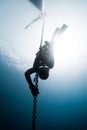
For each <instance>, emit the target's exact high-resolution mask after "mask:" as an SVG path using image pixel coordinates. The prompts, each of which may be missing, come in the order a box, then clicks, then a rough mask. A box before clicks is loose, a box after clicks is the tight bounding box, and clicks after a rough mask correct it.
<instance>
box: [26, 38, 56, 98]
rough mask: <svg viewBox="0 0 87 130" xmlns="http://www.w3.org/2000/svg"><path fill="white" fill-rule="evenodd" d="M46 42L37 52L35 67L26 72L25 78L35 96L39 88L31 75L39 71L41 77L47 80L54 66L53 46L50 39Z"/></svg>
mask: <svg viewBox="0 0 87 130" xmlns="http://www.w3.org/2000/svg"><path fill="white" fill-rule="evenodd" d="M44 42H45V44H44V45H43V46H42V47H41V48H40V50H39V51H38V52H37V53H36V58H35V60H34V63H33V67H32V68H30V69H28V70H27V71H26V72H25V78H26V80H27V82H28V84H29V88H30V90H31V93H32V95H33V96H37V94H39V90H38V88H37V87H35V85H34V84H33V81H32V79H31V76H30V75H31V74H33V73H38V76H39V78H40V79H42V80H46V79H47V78H48V77H49V70H50V69H52V68H53V67H54V55H53V47H52V46H51V45H50V44H49V42H48V41H44Z"/></svg>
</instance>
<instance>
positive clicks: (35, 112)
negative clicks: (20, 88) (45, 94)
mask: <svg viewBox="0 0 87 130" xmlns="http://www.w3.org/2000/svg"><path fill="white" fill-rule="evenodd" d="M34 82H35V87H38V73H36V75H35V78H34ZM36 109H37V96H34V99H33V111H32V130H36V114H37V111H36Z"/></svg>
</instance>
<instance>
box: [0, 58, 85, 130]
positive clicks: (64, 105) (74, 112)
mask: <svg viewBox="0 0 87 130" xmlns="http://www.w3.org/2000/svg"><path fill="white" fill-rule="evenodd" d="M43 82H44V85H45V86H46V85H47V86H46V87H45V86H44V85H43ZM56 83H57V84H56ZM52 86H54V89H53V88H52ZM55 86H56V87H57V88H58V89H57V90H55V88H56V87H55ZM64 86H65V87H66V88H68V89H65V91H64V90H60V89H59V87H62V85H61V84H58V81H57V82H55V84H53V81H51V79H50V77H49V80H48V81H40V83H39V90H40V94H39V96H38V103H37V130H86V129H87V81H86V75H85V74H84V75H82V77H80V80H79V81H78V83H77V84H76V81H75V83H74V82H73V84H70V83H66V84H65V85H64ZM67 86H68V87H67ZM74 87H77V88H78V91H75V90H73V88H74ZM79 88H80V89H79ZM51 89H53V90H51ZM32 105H33V97H32V95H31V93H30V90H29V88H28V85H27V83H26V80H25V78H24V72H21V71H19V70H18V69H16V68H14V67H11V66H8V65H7V64H5V63H4V62H3V60H1V61H0V122H1V125H0V130H30V129H31V124H32Z"/></svg>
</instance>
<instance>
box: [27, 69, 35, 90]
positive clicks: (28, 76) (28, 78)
mask: <svg viewBox="0 0 87 130" xmlns="http://www.w3.org/2000/svg"><path fill="white" fill-rule="evenodd" d="M32 73H35V71H34V69H33V68H30V69H28V70H27V71H26V72H25V78H26V80H27V82H28V84H29V87H30V88H31V86H32V84H33V83H32V80H31V77H30V75H31V74H32Z"/></svg>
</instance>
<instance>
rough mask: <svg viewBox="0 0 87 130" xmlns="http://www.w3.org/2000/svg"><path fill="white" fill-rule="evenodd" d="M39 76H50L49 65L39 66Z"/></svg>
mask: <svg viewBox="0 0 87 130" xmlns="http://www.w3.org/2000/svg"><path fill="white" fill-rule="evenodd" d="M39 77H40V78H41V79H43V80H46V79H47V78H48V77H49V67H48V66H40V67H39Z"/></svg>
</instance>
